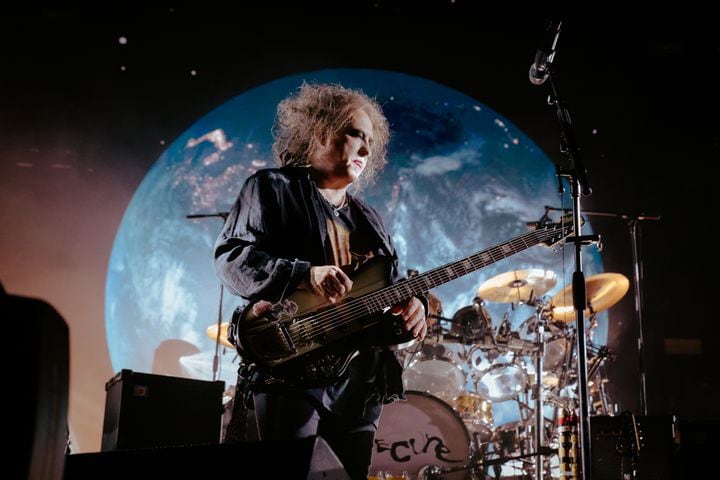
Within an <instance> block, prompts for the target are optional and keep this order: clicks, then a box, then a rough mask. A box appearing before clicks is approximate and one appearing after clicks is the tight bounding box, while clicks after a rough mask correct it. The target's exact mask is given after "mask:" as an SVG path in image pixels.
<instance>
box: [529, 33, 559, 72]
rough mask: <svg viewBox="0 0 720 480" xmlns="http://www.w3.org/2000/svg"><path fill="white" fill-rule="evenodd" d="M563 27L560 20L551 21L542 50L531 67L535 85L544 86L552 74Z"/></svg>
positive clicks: (540, 49)
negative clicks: (556, 48)
mask: <svg viewBox="0 0 720 480" xmlns="http://www.w3.org/2000/svg"><path fill="white" fill-rule="evenodd" d="M561 26H562V21H560V20H551V21H550V23H549V24H548V27H547V30H546V31H545V35H544V37H543V41H542V43H541V44H540V48H538V50H537V52H536V53H535V61H534V62H533V64H532V65H530V83H532V84H533V85H542V84H543V83H545V80H547V78H548V75H549V74H550V66H551V65H552V62H553V59H554V58H555V47H556V45H557V40H558V37H559V36H560V27H561Z"/></svg>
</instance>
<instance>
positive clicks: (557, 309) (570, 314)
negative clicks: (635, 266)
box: [551, 273, 630, 322]
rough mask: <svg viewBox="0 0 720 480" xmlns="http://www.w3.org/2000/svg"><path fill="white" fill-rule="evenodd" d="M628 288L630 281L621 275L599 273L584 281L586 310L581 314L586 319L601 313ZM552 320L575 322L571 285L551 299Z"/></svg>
mask: <svg viewBox="0 0 720 480" xmlns="http://www.w3.org/2000/svg"><path fill="white" fill-rule="evenodd" d="M628 288H630V280H628V278H627V277H626V276H625V275H623V274H621V273H599V274H597V275H593V276H592V277H589V278H587V279H585V296H586V300H587V308H586V309H585V311H584V312H583V313H584V315H585V316H586V317H589V316H590V315H592V314H593V313H598V312H602V311H603V310H606V309H608V308H610V307H612V306H613V305H615V304H616V303H617V302H619V301H620V299H621V298H622V297H623V296H624V295H625V294H626V293H627V291H628ZM551 305H552V306H553V310H552V312H553V319H555V320H562V321H563V322H572V321H573V320H575V308H574V307H573V298H572V284H571V285H568V286H567V287H565V288H564V289H563V290H562V291H561V292H560V293H558V294H557V295H555V296H554V297H553V298H552V301H551Z"/></svg>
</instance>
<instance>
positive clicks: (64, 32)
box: [0, 0, 720, 451]
mask: <svg viewBox="0 0 720 480" xmlns="http://www.w3.org/2000/svg"><path fill="white" fill-rule="evenodd" d="M242 3H244V2H237V5H235V6H227V5H220V4H213V3H210V2H184V3H175V4H173V5H172V6H163V7H150V6H140V5H136V4H133V3H132V2H130V3H123V4H122V5H120V4H118V5H111V6H104V7H91V8H81V7H71V6H62V7H59V6H53V7H27V8H25V9H22V10H17V9H16V10H14V11H12V10H11V11H7V12H6V13H5V14H4V15H3V17H2V20H0V21H1V22H2V28H0V48H1V55H0V60H1V61H2V64H1V66H0V71H1V72H2V75H1V76H0V199H1V201H2V209H1V210H0V225H2V231H3V233H2V235H0V258H2V262H1V263H0V265H1V266H0V281H2V282H3V285H4V286H5V289H6V290H7V291H8V292H10V293H16V294H22V295H28V296H35V297H40V298H43V299H45V300H48V301H49V302H51V303H52V304H53V305H55V306H56V307H57V308H58V310H59V311H60V312H61V313H62V314H63V315H64V316H65V319H66V321H67V322H68V324H69V325H70V331H71V382H72V384H71V397H70V417H71V418H70V421H71V435H72V436H74V437H75V444H76V447H77V449H79V450H80V451H94V450H97V445H99V440H100V428H101V423H102V410H103V401H104V394H105V392H104V390H103V385H104V383H105V381H107V380H108V379H109V378H110V377H111V376H112V375H113V372H112V371H111V367H110V364H109V359H108V355H107V346H106V343H105V336H104V320H103V308H104V307H103V295H104V290H103V287H104V281H105V275H106V273H107V261H108V258H109V254H110V249H111V247H112V241H113V239H114V235H115V231H116V229H117V227H118V225H119V223H120V220H121V218H122V214H123V212H124V209H125V207H126V206H127V204H128V202H129V201H130V198H131V196H132V194H133V193H134V190H135V188H136V187H137V186H138V184H139V183H140V181H141V180H142V178H143V176H144V174H145V173H146V171H147V170H148V169H149V167H150V166H151V165H152V164H153V162H154V161H155V160H156V159H157V157H158V156H159V155H160V154H161V153H162V151H163V150H164V148H165V146H167V145H169V144H170V143H171V142H172V141H173V139H174V138H176V137H177V136H178V135H179V134H180V133H181V132H183V131H184V130H185V129H186V128H188V127H189V126H190V125H191V124H192V123H194V121H195V120H196V119H198V118H199V117H201V116H203V115H204V114H206V113H207V112H209V111H210V110H212V109H213V108H215V107H216V106H218V105H220V104H222V103H223V102H225V101H226V100H228V99H230V98H232V97H234V96H236V95H238V94H240V93H242V92H244V91H246V90H248V89H250V88H252V87H255V86H258V85H261V84H263V83H265V82H268V81H271V80H274V79H276V78H280V77H283V76H286V75H291V74H296V73H301V72H305V71H313V70H319V69H326V68H375V69H382V70H391V71H396V72H402V73H407V74H410V75H415V76H419V77H423V78H426V79H430V80H434V81H436V82H438V83H441V84H443V85H446V86H448V87H451V88H454V89H456V90H458V91H460V92H462V93H464V94H466V95H469V96H471V97H473V98H476V99H477V100H479V101H481V102H483V103H484V104H486V105H488V106H489V107H490V108H492V109H493V110H495V111H497V112H498V113H500V114H501V115H503V116H504V117H506V118H508V119H509V120H510V121H512V122H513V123H514V124H515V125H516V126H518V127H519V128H520V129H521V130H523V131H524V132H525V133H526V134H527V135H528V136H529V137H530V138H531V139H532V140H533V141H535V142H536V143H537V144H538V145H539V146H540V147H541V148H542V149H543V150H544V151H545V152H546V153H547V154H548V155H549V156H550V157H551V158H552V159H553V160H555V161H556V162H557V163H558V164H560V165H561V166H565V167H567V166H568V162H567V159H566V157H565V156H564V155H563V154H562V153H561V152H560V151H559V127H558V124H557V122H556V121H555V119H554V115H553V110H552V109H551V108H550V107H549V106H547V104H546V97H547V95H548V93H549V82H547V83H546V84H544V85H543V86H533V85H531V84H530V83H529V81H528V68H529V66H530V64H531V63H532V61H533V59H534V55H535V50H536V48H537V47H538V45H539V44H540V43H541V40H542V38H543V33H544V30H545V28H546V25H547V22H548V20H549V19H550V18H551V17H553V16H558V17H559V18H562V19H563V20H564V28H563V31H562V33H561V35H560V39H559V42H558V53H557V55H556V58H555V70H556V76H555V78H556V81H557V86H558V89H559V93H560V95H561V96H562V98H563V99H564V100H565V102H566V106H567V108H568V110H569V111H570V113H571V115H572V119H573V122H574V127H575V130H574V131H575V134H576V136H577V143H578V144H579V145H580V147H581V148H582V150H581V157H580V158H581V159H582V161H583V163H584V164H585V166H586V168H587V171H588V174H589V178H590V182H591V186H592V187H593V194H592V195H591V196H589V197H585V198H583V200H582V207H583V209H584V210H587V211H600V212H609V213H621V214H627V215H629V216H631V217H632V216H634V215H638V214H647V215H657V216H660V217H661V219H660V221H643V222H640V224H639V230H640V233H641V236H640V237H639V242H638V245H639V247H640V254H641V255H640V257H641V260H642V264H641V270H642V272H643V273H644V276H643V278H642V281H641V282H640V284H639V285H640V287H641V289H642V292H643V294H644V302H643V305H644V308H643V316H642V325H643V333H644V349H643V350H644V356H643V358H644V360H645V371H646V380H647V413H649V414H651V415H664V414H676V415H679V416H680V417H682V418H687V419H717V418H719V417H720V416H719V415H718V412H717V409H716V404H717V401H718V395H717V394H718V389H719V386H718V374H717V372H716V363H717V360H716V358H715V357H714V354H715V352H716V351H717V346H718V337H717V331H718V329H717V328H716V324H717V322H718V321H720V318H719V316H718V314H717V313H716V309H717V303H716V302H717V301H718V298H719V296H718V293H717V291H718V285H719V284H720V282H719V281H718V279H717V277H715V276H714V274H715V273H716V271H717V261H716V260H715V258H716V257H717V254H716V251H717V250H716V245H715V241H714V237H713V236H712V235H711V231H710V230H711V228H710V227H711V225H712V224H713V223H715V222H714V220H715V217H716V208H715V206H716V205H717V202H716V201H712V199H713V198H715V191H716V176H715V174H714V171H715V166H714V165H713V164H714V163H715V162H716V161H717V160H718V159H719V158H720V125H719V123H720V122H718V107H720V102H718V99H719V98H718V97H719V95H718V92H717V90H718V73H720V72H719V70H720V69H719V66H720V41H719V40H718V33H717V32H718V29H717V26H716V25H715V17H714V16H713V15H711V14H710V13H709V12H708V11H707V10H702V9H698V8H697V7H694V6H692V5H690V4H688V3H686V2H684V3H683V4H682V6H678V5H676V6H674V7H673V8H668V9H661V8H658V7H654V8H652V9H650V8H645V9H639V8H635V9H629V8H624V9H611V8H608V7H605V8H597V7H588V9H587V10H585V11H582V12H581V11H575V10H559V11H550V10H543V9H540V8H539V7H537V6H536V7H533V8H527V7H522V6H520V5H517V6H513V7H507V8H491V7H488V6H479V5H475V4H474V3H477V2H470V1H461V0H457V1H455V2H451V1H442V2H440V1H438V2H426V3H427V5H420V2H417V3H416V2H385V1H380V0H378V1H376V2H364V1H360V2H352V3H350V2H335V3H337V4H333V3H324V2H306V3H307V5H301V4H300V2H295V3H293V4H292V6H286V5H282V4H280V3H278V2H264V3H263V5H264V6H262V7H260V6H257V5H247V6H246V5H242ZM122 36H124V37H126V38H127V39H128V43H127V44H126V45H122V44H120V43H119V41H118V39H119V37H122ZM193 72H195V73H194V74H193ZM459 201H462V199H459ZM588 218H589V219H590V220H591V221H592V224H593V229H594V230H595V231H596V232H598V233H600V234H601V235H602V238H603V244H604V251H603V260H604V262H605V270H606V271H608V272H619V273H622V274H624V275H626V276H627V277H628V278H630V279H631V281H632V280H633V279H634V272H633V267H634V264H633V256H632V249H631V246H632V245H633V244H632V238H631V236H630V234H629V228H628V225H629V223H628V220H627V219H623V218H613V217H588ZM713 230H714V229H713ZM609 318H610V333H609V339H608V345H609V346H610V347H611V349H612V350H613V352H614V353H615V354H616V360H615V362H614V363H613V364H612V365H611V370H610V372H611V376H610V379H611V386H612V388H613V390H614V391H615V398H616V399H617V402H618V403H619V407H620V409H622V410H630V411H632V412H634V413H638V414H642V413H643V412H642V411H641V401H640V396H641V395H640V392H641V387H640V376H641V375H640V367H639V364H640V362H639V352H638V336H639V335H638V331H639V325H640V322H639V321H638V316H637V314H636V309H635V295H634V285H632V284H631V289H630V291H629V292H628V294H627V295H625V297H623V299H622V300H621V301H620V302H619V303H618V304H616V305H615V306H613V307H612V308H611V309H610V312H609ZM678 339H679V340H685V341H689V342H686V343H682V342H678V341H677V340H678ZM8 341H12V339H9V340H8ZM683 346H684V347H683ZM19 360H22V359H19ZM19 365H22V363H20V364H19ZM18 368H20V367H18Z"/></svg>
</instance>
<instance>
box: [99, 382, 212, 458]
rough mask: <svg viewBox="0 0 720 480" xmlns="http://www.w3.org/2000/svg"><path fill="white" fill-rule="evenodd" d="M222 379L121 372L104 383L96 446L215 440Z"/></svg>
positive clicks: (104, 448) (113, 447) (120, 447)
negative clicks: (100, 430) (99, 435)
mask: <svg viewBox="0 0 720 480" xmlns="http://www.w3.org/2000/svg"><path fill="white" fill-rule="evenodd" d="M224 390H225V382H222V381H215V382H211V381H204V380H194V379H188V378H180V377H171V376H165V375H154V374H149V373H138V372H133V371H132V370H122V371H120V372H119V373H117V374H116V375H115V376H114V377H113V378H111V379H110V380H109V381H108V382H107V383H106V384H105V391H106V396H105V419H104V422H103V435H102V444H101V450H102V451H103V452H107V451H113V450H125V449H135V448H146V447H162V446H178V445H199V444H216V443H219V441H220V428H221V424H222V413H223V405H222V397H223V391H224Z"/></svg>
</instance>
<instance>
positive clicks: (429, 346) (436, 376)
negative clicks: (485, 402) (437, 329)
mask: <svg viewBox="0 0 720 480" xmlns="http://www.w3.org/2000/svg"><path fill="white" fill-rule="evenodd" d="M453 357H454V353H453V352H452V350H450V349H449V348H446V347H445V346H444V345H442V344H441V343H437V342H432V341H430V342H429V341H427V340H425V342H424V343H423V345H422V348H421V349H420V351H419V352H417V353H416V354H415V356H414V357H413V359H412V360H411V361H410V363H409V364H408V366H407V368H405V370H404V371H403V375H402V377H403V385H404V386H405V389H406V390H416V391H420V392H426V393H429V394H431V395H434V396H436V397H438V398H440V399H442V400H444V401H445V402H448V403H451V402H452V401H453V400H454V399H456V398H457V397H458V396H459V395H460V394H461V393H462V392H464V391H465V383H466V382H467V376H466V375H465V371H464V370H463V368H462V366H461V365H460V364H459V363H457V362H456V361H455V359H454V358H453Z"/></svg>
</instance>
